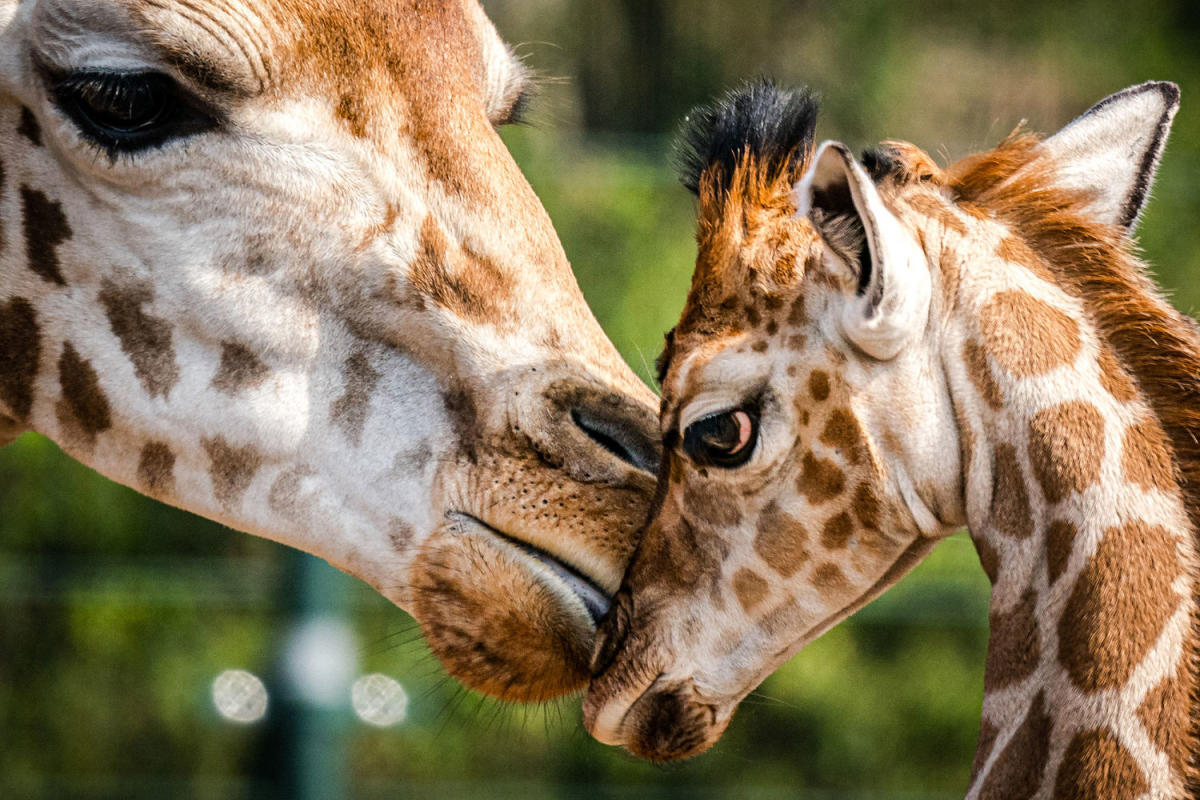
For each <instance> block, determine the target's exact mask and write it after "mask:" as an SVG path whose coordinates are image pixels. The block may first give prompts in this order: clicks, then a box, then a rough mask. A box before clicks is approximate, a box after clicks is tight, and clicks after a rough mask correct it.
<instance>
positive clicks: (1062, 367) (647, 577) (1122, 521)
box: [584, 82, 1200, 798]
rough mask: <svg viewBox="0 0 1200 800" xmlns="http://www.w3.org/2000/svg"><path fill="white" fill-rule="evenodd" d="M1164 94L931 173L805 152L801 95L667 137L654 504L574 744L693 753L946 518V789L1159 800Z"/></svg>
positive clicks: (785, 95)
mask: <svg viewBox="0 0 1200 800" xmlns="http://www.w3.org/2000/svg"><path fill="white" fill-rule="evenodd" d="M1178 98H1179V94H1178V89H1177V88H1176V87H1175V86H1174V85H1173V84H1168V83H1147V84H1143V85H1140V86H1136V87H1133V88H1131V89H1127V90H1125V91H1124V92H1121V93H1119V94H1117V95H1114V96H1113V97H1111V98H1109V99H1107V100H1105V101H1103V102H1101V103H1100V104H1098V105H1097V106H1095V107H1094V108H1093V109H1092V110H1091V111H1089V112H1087V113H1086V114H1084V115H1083V116H1082V117H1080V118H1079V119H1078V120H1076V121H1075V122H1073V123H1072V124H1071V125H1069V126H1067V127H1066V128H1064V129H1063V130H1062V131H1061V132H1060V133H1058V134H1056V135H1054V136H1052V137H1050V138H1048V139H1045V140H1041V139H1038V138H1037V137H1034V136H1032V135H1029V134H1021V133H1016V134H1014V135H1012V136H1011V137H1009V138H1008V139H1007V140H1006V141H1005V142H1003V143H1002V144H1001V145H999V146H998V147H997V148H995V149H994V150H991V151H988V152H984V153H981V154H978V155H975V156H971V157H968V158H966V159H964V160H962V161H960V162H958V163H956V164H953V165H951V166H950V167H948V168H946V169H944V170H943V169H940V168H938V167H937V166H936V165H934V163H933V162H932V160H931V159H930V158H929V157H928V156H927V155H925V154H924V153H923V152H921V151H920V150H919V149H917V148H916V147H914V146H913V145H911V144H908V143H904V142H895V141H889V142H885V143H884V144H883V145H881V146H880V147H879V148H877V149H875V150H872V151H868V152H867V153H866V154H865V155H864V157H863V159H862V160H861V161H859V160H856V159H854V158H853V157H852V156H851V155H850V153H849V151H848V150H847V149H846V148H845V147H844V146H843V145H840V144H836V143H831V144H826V145H822V146H821V147H819V148H818V147H815V146H814V137H813V132H814V127H815V104H814V103H813V102H812V98H811V96H810V95H809V94H808V93H806V92H803V91H784V90H780V89H777V88H775V87H774V86H773V85H772V84H770V83H761V82H760V83H756V84H752V85H750V86H748V87H746V88H744V89H742V90H740V91H738V92H735V93H733V94H732V95H730V96H729V97H727V98H726V100H725V101H724V102H722V103H721V104H719V105H717V106H715V107H714V108H711V109H707V110H702V111H701V112H698V113H695V114H693V116H692V117H691V120H692V122H691V126H690V128H689V129H688V130H687V131H686V132H685V135H686V136H687V137H688V138H687V143H686V146H687V147H688V151H687V152H690V153H692V154H693V155H694V156H695V157H694V158H692V159H691V160H690V161H689V162H688V163H689V167H690V170H691V171H690V172H689V173H688V174H687V175H685V183H688V184H689V185H691V186H693V187H694V188H695V189H696V190H697V191H698V194H699V198H700V203H699V216H700V221H699V231H700V232H699V236H698V241H699V254H698V257H697V265H696V272H695V275H694V276H693V281H692V286H691V289H690V292H689V294H688V299H687V303H686V305H685V307H684V312H683V316H682V319H681V320H680V323H679V325H678V326H677V327H676V328H675V330H674V331H673V332H672V333H671V334H670V335H669V336H668V339H667V349H666V351H665V352H664V355H663V360H662V362H661V368H662V371H663V375H662V386H663V403H662V415H661V420H660V429H661V431H662V434H663V439H664V447H665V453H664V462H663V472H662V473H661V474H660V489H659V498H660V501H659V502H658V504H657V505H656V506H655V508H654V510H653V512H652V515H651V519H650V522H649V525H648V527H647V529H646V532H645V533H644V535H643V540H642V543H641V544H640V545H639V549H638V551H637V554H636V555H635V557H634V559H633V561H632V563H631V564H630V568H629V571H628V572H627V574H626V577H625V580H624V582H623V583H622V587H621V589H620V591H619V592H618V593H617V597H616V600H615V605H614V611H613V613H611V614H610V616H609V618H608V619H607V620H606V622H605V623H604V624H603V625H602V626H601V631H600V635H599V637H598V642H597V650H596V653H595V655H594V658H593V664H592V666H593V682H592V685H591V687H590V688H589V691H588V695H587V698H586V699H585V703H584V714H585V721H586V723H587V725H588V728H589V730H590V731H591V732H592V734H593V735H595V736H596V737H597V738H599V739H600V740H601V741H604V742H607V743H610V744H618V745H623V746H625V747H626V748H628V749H629V750H631V751H632V752H634V753H637V754H640V755H642V756H645V757H648V758H652V759H656V760H673V759H678V758H686V757H689V756H692V755H695V754H697V753H699V752H702V751H703V750H705V749H707V748H708V747H710V746H711V745H712V744H713V743H714V742H715V741H716V740H717V739H718V738H719V737H720V735H721V733H722V732H723V731H724V729H725V727H726V726H727V725H728V723H729V721H730V719H731V717H732V715H733V712H734V710H735V708H736V707H737V704H738V703H739V702H740V701H741V700H742V699H743V698H744V697H745V696H746V695H747V694H748V693H749V692H750V691H752V690H753V689H754V688H755V686H757V685H758V684H759V683H760V682H761V681H762V680H763V679H764V678H765V677H766V676H767V675H768V674H769V673H770V672H771V671H772V670H774V669H775V668H776V667H778V666H779V665H780V664H782V663H783V662H784V661H785V660H786V659H788V658H789V657H790V656H791V655H793V654H794V653H796V652H797V651H798V650H800V649H801V648H802V647H803V646H804V645H805V644H807V643H808V642H811V641H812V640H813V639H815V638H816V637H818V636H820V635H821V634H822V633H823V632H825V631H826V630H828V629H829V628H830V627H832V626H833V625H835V624H837V623H838V622H839V621H840V620H842V619H844V618H845V617H847V616H848V615H850V614H851V613H853V612H854V611H856V610H857V609H859V608H861V607H862V606H863V605H865V604H866V603H868V602H869V601H870V600H872V599H873V598H874V597H876V596H878V595H879V594H880V593H881V592H883V591H884V590H885V589H886V588H887V587H888V586H890V585H892V584H893V583H895V582H896V581H897V580H899V579H900V578H901V577H902V576H903V575H904V574H905V573H906V572H908V571H909V570H910V569H911V568H912V567H913V566H914V565H915V564H916V563H917V562H919V561H920V559H921V558H922V557H923V556H924V555H925V554H926V553H927V552H928V551H929V550H930V549H931V548H932V547H933V546H934V545H935V544H936V543H937V542H938V541H940V540H941V539H942V538H944V537H946V536H948V535H949V534H951V533H953V532H954V531H956V530H958V529H960V528H962V527H963V526H967V527H969V529H970V531H971V535H972V538H973V540H974V542H975V545H976V548H977V550H978V553H979V558H980V562H981V564H982V566H983V569H984V570H985V571H986V573H987V575H988V577H989V579H990V580H991V582H992V595H991V600H990V618H989V626H990V637H989V644H988V657H987V665H986V669H985V676H984V684H985V695H984V701H983V719H982V724H981V732H980V739H979V746H978V749H977V755H976V760H975V765H974V770H973V776H972V780H971V786H970V789H969V791H968V793H967V796H968V797H971V798H1029V797H1045V798H1049V797H1054V798H1076V797H1113V798H1117V797H1154V798H1182V797H1185V796H1190V795H1188V794H1187V793H1188V792H1189V791H1194V790H1195V786H1196V778H1197V770H1196V764H1195V763H1194V760H1195V758H1196V753H1197V752H1198V748H1197V716H1198V715H1197V709H1196V708H1195V707H1194V706H1193V698H1194V692H1195V689H1196V686H1197V660H1196V655H1197V643H1198V641H1200V626H1198V622H1200V619H1198V617H1197V605H1196V599H1195V590H1196V585H1197V576H1198V568H1200V561H1198V560H1197V553H1196V547H1197V545H1196V531H1197V528H1196V524H1197V521H1198V520H1200V481H1198V480H1197V479H1198V478H1200V447H1198V446H1197V442H1198V441H1200V438H1198V434H1200V412H1198V411H1197V410H1196V409H1200V405H1198V403H1200V383H1198V382H1197V380H1196V375H1197V374H1200V333H1198V332H1197V326H1196V325H1195V324H1194V323H1193V321H1192V320H1191V319H1189V318H1187V317H1185V316H1183V315H1182V314H1180V313H1178V312H1177V311H1175V310H1174V309H1172V308H1171V306H1170V305H1169V304H1168V303H1167V302H1166V301H1165V300H1164V299H1163V298H1162V296H1161V295H1160V294H1159V293H1158V291H1157V290H1156V289H1155V288H1154V286H1153V284H1152V283H1151V282H1150V281H1149V279H1148V278H1147V277H1146V275H1145V270H1144V267H1143V265H1142V264H1140V263H1139V262H1138V261H1137V259H1136V258H1135V256H1134V254H1133V244H1132V241H1131V228H1132V225H1133V224H1134V222H1135V221H1136V219H1137V217H1138V215H1139V213H1140V212H1141V209H1142V207H1143V205H1144V203H1145V200H1146V197H1147V194H1148V191H1149V188H1150V184H1151V182H1152V179H1153V173H1154V170H1155V168H1156V166H1157V163H1158V159H1159V157H1160V155H1161V153H1162V149H1163V146H1164V144H1165V141H1166V135H1167V132H1168V129H1169V127H1170V123H1171V119H1172V117H1173V116H1174V114H1175V110H1176V108H1177V105H1178ZM781 120H786V121H787V125H786V126H784V127H785V128H786V130H783V129H781ZM731 130H735V131H740V132H741V136H740V137H730V136H729V135H728V132H729V131H731ZM781 142H782V143H784V144H781ZM746 420H749V421H750V422H751V423H752V424H753V434H752V436H745V435H742V432H741V423H742V422H744V421H746ZM735 433H736V434H737V435H735Z"/></svg>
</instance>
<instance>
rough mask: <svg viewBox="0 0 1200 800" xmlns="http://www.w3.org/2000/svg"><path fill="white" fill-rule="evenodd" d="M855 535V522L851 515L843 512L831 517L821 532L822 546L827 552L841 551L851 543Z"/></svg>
mask: <svg viewBox="0 0 1200 800" xmlns="http://www.w3.org/2000/svg"><path fill="white" fill-rule="evenodd" d="M853 533H854V522H853V521H852V520H851V519H850V515H849V514H847V513H846V512H845V511H843V512H842V513H840V514H836V515H834V516H832V517H830V518H829V519H828V520H827V521H826V522H825V528H824V529H823V530H822V531H821V546H822V547H824V548H825V549H826V550H841V549H842V548H843V547H845V546H846V542H848V541H850V536H851V534H853Z"/></svg>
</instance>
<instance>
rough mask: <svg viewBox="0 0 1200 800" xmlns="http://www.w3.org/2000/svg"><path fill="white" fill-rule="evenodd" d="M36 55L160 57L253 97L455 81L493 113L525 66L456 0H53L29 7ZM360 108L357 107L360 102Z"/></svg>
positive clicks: (210, 85)
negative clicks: (33, 18)
mask: <svg viewBox="0 0 1200 800" xmlns="http://www.w3.org/2000/svg"><path fill="white" fill-rule="evenodd" d="M36 19H37V23H38V24H37V28H36V35H35V41H36V43H37V46H38V48H39V51H40V54H41V55H42V56H43V57H46V58H48V59H49V60H50V61H51V62H54V63H57V64H58V65H59V66H61V67H64V68H66V67H77V66H87V67H92V68H96V67H102V68H103V67H112V68H126V69H128V68H136V67H137V66H139V62H141V63H142V64H144V63H145V62H151V63H153V62H156V61H161V62H163V63H165V64H167V65H169V66H171V67H173V68H174V69H176V70H178V71H179V72H180V73H181V74H183V75H184V76H185V77H187V78H188V79H190V80H191V81H193V82H194V83H196V84H197V85H198V86H199V87H201V88H202V89H210V90H213V91H216V92H222V93H230V94H234V95H243V96H250V95H255V94H259V93H262V92H264V91H267V90H270V89H275V90H279V91H287V90H288V89H290V88H294V87H296V86H297V85H299V86H308V87H311V88H313V89H316V90H318V91H321V92H323V93H326V94H327V93H328V89H329V87H330V84H334V86H335V88H336V89H337V90H338V91H339V94H340V96H342V97H343V98H345V97H346V96H347V93H348V92H350V91H351V90H353V91H355V92H357V93H358V94H360V95H363V96H369V97H370V98H371V101H372V102H374V103H378V102H379V101H380V99H381V98H384V97H387V96H388V95H391V94H394V93H395V91H396V88H397V86H399V87H400V88H401V91H402V93H403V90H404V89H408V90H409V93H418V94H419V95H420V98H421V102H422V104H425V105H427V104H428V103H430V102H431V101H433V100H436V97H435V96H432V95H429V94H428V93H427V92H420V89H421V87H422V86H424V85H430V84H432V85H436V86H441V87H445V86H446V85H447V84H454V85H456V86H458V87H459V88H460V89H461V90H468V94H467V96H470V95H471V94H474V95H475V96H476V97H478V98H480V99H481V100H483V101H484V102H485V104H486V105H487V106H488V110H489V111H492V110H494V109H493V108H492V106H493V105H494V104H495V102H497V101H496V98H501V99H503V98H509V99H511V100H515V98H516V95H517V94H518V93H519V91H520V90H521V89H522V88H523V87H524V81H525V71H524V69H523V68H522V67H521V66H520V63H519V62H518V61H517V60H516V59H515V58H514V57H513V56H512V55H511V53H510V52H509V51H508V49H507V48H506V47H505V46H504V45H503V43H502V42H501V41H500V39H499V37H498V36H497V35H496V32H495V30H494V28H492V26H491V24H490V23H489V22H488V21H487V19H486V18H485V17H484V16H483V14H482V11H481V10H480V9H478V8H477V7H476V6H475V4H473V3H470V2H465V1H464V0H439V1H438V2H425V3H418V2H417V0H364V2H356V3H346V2H340V0H315V1H310V0H304V2H301V1H300V0H275V1H273V2H266V0H242V1H241V2H238V1H237V0H232V1H231V2H223V3H196V2H192V0H157V1H156V2H153V3H146V2H141V1H140V0H109V2H104V3H87V4H79V3H70V2H67V1H66V0H53V1H52V2H50V3H46V4H42V7H39V8H38V9H37V17H36ZM362 102H365V101H362Z"/></svg>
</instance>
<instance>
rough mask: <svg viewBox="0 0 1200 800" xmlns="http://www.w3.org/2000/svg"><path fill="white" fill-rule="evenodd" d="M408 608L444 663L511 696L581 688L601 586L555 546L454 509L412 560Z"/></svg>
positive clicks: (535, 697) (533, 697) (544, 696)
mask: <svg viewBox="0 0 1200 800" xmlns="http://www.w3.org/2000/svg"><path fill="white" fill-rule="evenodd" d="M411 581H412V587H413V604H412V610H413V614H414V616H415V617H416V619H417V621H418V622H419V623H420V625H421V628H422V630H423V631H424V633H425V638H426V641H427V642H428V643H429V646H430V648H431V649H432V650H433V652H434V654H435V655H436V656H437V657H438V659H439V660H440V661H441V662H442V664H443V666H444V667H445V668H446V671H447V672H449V673H450V674H451V675H453V676H454V677H455V678H456V679H458V680H459V681H460V682H462V683H463V684H464V685H466V686H467V687H468V688H471V689H474V690H475V691H478V692H481V693H483V694H487V695H490V696H492V697H497V698H500V699H502V700H509V701H514V702H539V701H543V700H550V699H553V698H555V697H559V696H561V695H564V694H568V693H570V692H574V691H578V690H579V689H581V688H583V687H584V686H585V685H586V683H587V680H588V661H589V659H590V657H591V652H592V647H593V642H594V639H595V635H596V621H597V620H598V619H599V617H600V616H602V615H603V614H604V612H605V611H606V610H607V607H608V597H607V595H606V594H605V593H604V592H603V591H602V590H601V589H599V588H598V587H596V586H595V584H593V583H592V582H591V581H590V580H589V579H588V578H587V577H586V576H585V575H583V574H581V573H580V572H578V571H577V570H576V569H574V568H573V567H571V566H570V565H568V564H565V563H563V562H562V561H560V560H559V559H557V558H555V557H554V556H552V555H550V554H548V553H545V552H544V551H541V550H538V549H537V548H534V547H532V546H530V545H528V544H525V543H523V542H521V541H520V540H517V539H515V538H512V537H509V536H507V535H505V534H504V533H501V532H500V531H497V530H495V529H493V528H491V527H489V526H487V525H486V524H484V523H482V522H480V521H478V520H476V519H474V518H473V517H468V516H462V517H455V518H454V519H453V520H451V521H450V522H448V524H447V525H445V526H443V527H442V528H440V529H439V530H438V531H437V532H435V533H434V534H433V535H432V536H431V537H430V538H429V540H428V541H427V542H426V543H425V545H424V546H423V547H422V550H421V552H420V554H419V555H418V556H417V558H416V560H415V561H414V563H413V566H412V568H411Z"/></svg>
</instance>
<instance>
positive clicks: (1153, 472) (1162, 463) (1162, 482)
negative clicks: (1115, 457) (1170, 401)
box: [1121, 419, 1175, 490]
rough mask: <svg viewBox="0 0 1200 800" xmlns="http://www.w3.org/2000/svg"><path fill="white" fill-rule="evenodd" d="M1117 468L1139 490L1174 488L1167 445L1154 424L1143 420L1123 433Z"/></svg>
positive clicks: (1172, 469) (1157, 426)
mask: <svg viewBox="0 0 1200 800" xmlns="http://www.w3.org/2000/svg"><path fill="white" fill-rule="evenodd" d="M1121 467H1122V469H1124V470H1125V477H1126V478H1128V479H1129V480H1130V481H1132V482H1133V483H1136V484H1137V485H1138V486H1140V487H1142V488H1143V489H1146V490H1149V489H1162V490H1168V489H1171V488H1173V487H1174V486H1175V465H1174V463H1172V461H1171V451H1170V445H1169V444H1167V437H1166V436H1165V435H1164V434H1163V431H1162V428H1161V427H1160V426H1159V424H1158V421H1157V420H1153V419H1147V420H1143V421H1142V422H1139V423H1137V424H1136V425H1130V426H1129V427H1128V428H1126V429H1125V436H1124V439H1123V440H1122V442H1121Z"/></svg>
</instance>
